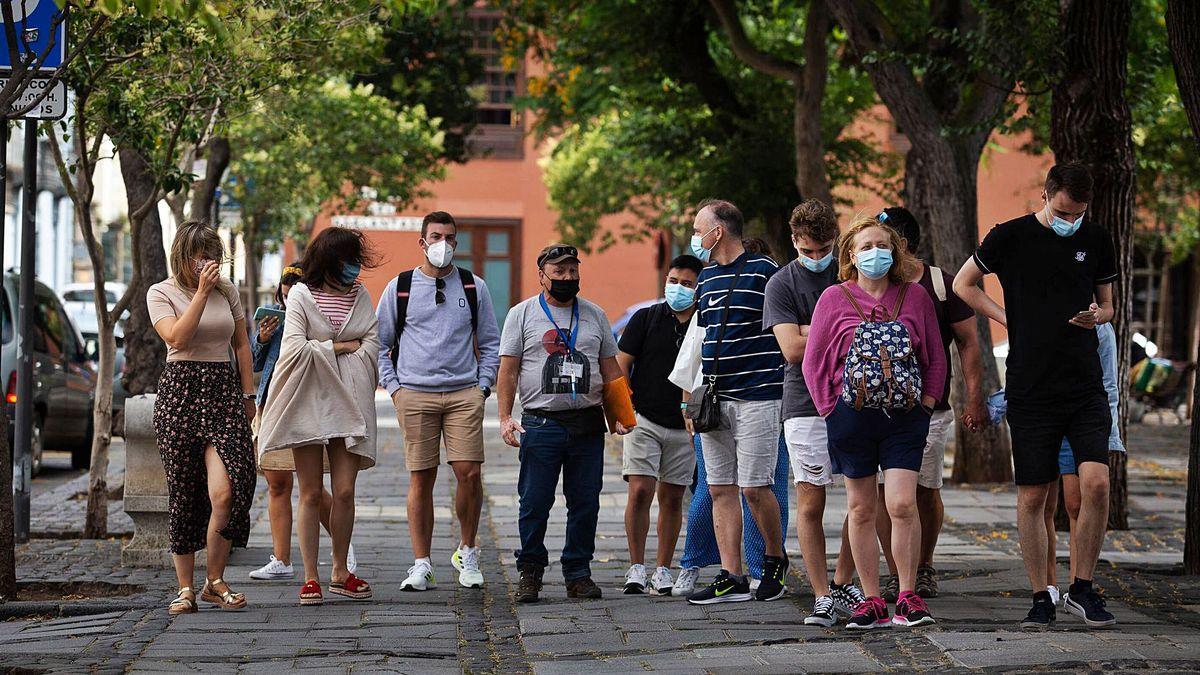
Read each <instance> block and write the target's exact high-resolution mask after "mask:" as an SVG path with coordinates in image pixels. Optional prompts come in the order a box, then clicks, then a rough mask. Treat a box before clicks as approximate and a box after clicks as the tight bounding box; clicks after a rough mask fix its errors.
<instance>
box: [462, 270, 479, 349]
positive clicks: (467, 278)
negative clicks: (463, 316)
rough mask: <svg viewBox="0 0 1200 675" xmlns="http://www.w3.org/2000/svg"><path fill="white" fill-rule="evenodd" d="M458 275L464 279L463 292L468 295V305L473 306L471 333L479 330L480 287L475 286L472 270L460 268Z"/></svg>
mask: <svg viewBox="0 0 1200 675" xmlns="http://www.w3.org/2000/svg"><path fill="white" fill-rule="evenodd" d="M458 277H459V279H462V286H463V294H465V295H466V296H467V306H468V307H470V308H471V334H472V335H473V334H475V333H478V332H479V289H478V288H477V287H476V286H475V275H474V274H472V273H471V270H465V269H463V268H461V267H459V268H458Z"/></svg>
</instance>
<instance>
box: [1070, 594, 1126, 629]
mask: <svg viewBox="0 0 1200 675" xmlns="http://www.w3.org/2000/svg"><path fill="white" fill-rule="evenodd" d="M1104 605H1105V601H1104V596H1103V595H1100V594H1099V593H1097V592H1096V590H1095V589H1092V588H1088V589H1085V590H1083V591H1082V592H1080V591H1078V590H1076V591H1074V592H1072V591H1070V590H1068V591H1067V594H1066V595H1064V596H1063V607H1064V608H1066V610H1067V613H1069V614H1074V615H1075V616H1077V617H1079V618H1081V619H1083V622H1084V623H1086V624H1087V625H1089V626H1091V627H1092V628H1103V627H1105V626H1111V625H1113V624H1115V623H1116V622H1117V617H1115V616H1113V615H1112V612H1109V611H1108V610H1107V609H1105V608H1104Z"/></svg>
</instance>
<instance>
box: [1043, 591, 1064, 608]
mask: <svg viewBox="0 0 1200 675" xmlns="http://www.w3.org/2000/svg"><path fill="white" fill-rule="evenodd" d="M1046 592H1048V593H1049V594H1050V599H1051V600H1053V601H1054V606H1055V607H1057V606H1059V605H1060V604H1062V595H1061V594H1060V593H1059V592H1058V586H1047V587H1046Z"/></svg>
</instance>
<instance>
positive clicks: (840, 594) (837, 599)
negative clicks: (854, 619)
mask: <svg viewBox="0 0 1200 675" xmlns="http://www.w3.org/2000/svg"><path fill="white" fill-rule="evenodd" d="M829 597H830V598H832V599H833V608H834V610H836V612H837V613H838V614H840V615H842V616H843V617H845V618H847V619H849V618H850V617H851V616H854V610H855V608H857V607H858V606H859V605H860V604H862V603H863V602H864V601H865V600H866V599H867V596H866V594H865V593H863V592H862V589H861V588H859V587H858V586H855V585H854V584H845V585H841V586H840V585H838V584H829Z"/></svg>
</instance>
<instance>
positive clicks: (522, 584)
mask: <svg viewBox="0 0 1200 675" xmlns="http://www.w3.org/2000/svg"><path fill="white" fill-rule="evenodd" d="M520 570H521V580H520V581H518V582H517V596H516V600H517V602H537V601H538V593H540V592H541V590H542V572H543V571H545V570H544V568H541V567H535V566H533V565H526V566H524V567H521V568H520Z"/></svg>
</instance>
